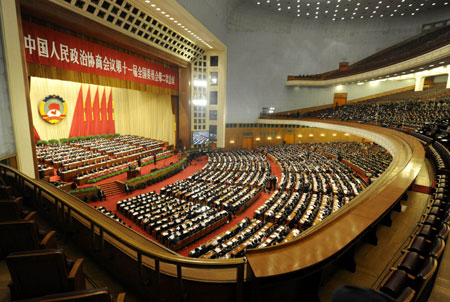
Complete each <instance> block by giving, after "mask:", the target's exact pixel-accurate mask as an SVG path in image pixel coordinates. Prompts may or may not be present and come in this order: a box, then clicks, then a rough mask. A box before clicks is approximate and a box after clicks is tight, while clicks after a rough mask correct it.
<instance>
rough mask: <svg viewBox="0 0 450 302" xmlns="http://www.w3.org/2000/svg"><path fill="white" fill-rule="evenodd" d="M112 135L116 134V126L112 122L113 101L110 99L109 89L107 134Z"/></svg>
mask: <svg viewBox="0 0 450 302" xmlns="http://www.w3.org/2000/svg"><path fill="white" fill-rule="evenodd" d="M114 133H116V126H115V122H114V101H113V99H112V89H111V92H110V93H109V100H108V134H114Z"/></svg>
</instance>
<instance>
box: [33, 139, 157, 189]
mask: <svg viewBox="0 0 450 302" xmlns="http://www.w3.org/2000/svg"><path fill="white" fill-rule="evenodd" d="M163 145H164V143H162V142H160V141H156V140H152V139H148V138H143V137H138V136H131V135H125V136H117V137H113V138H91V139H85V140H78V141H75V142H70V143H64V144H52V145H43V146H37V148H36V152H37V158H38V160H39V162H40V163H41V164H42V165H43V166H44V165H45V166H52V167H54V168H56V169H57V174H58V175H60V176H64V177H62V178H63V179H64V180H65V181H72V180H73V179H82V178H91V177H98V176H101V175H102V174H104V173H110V172H115V171H117V170H120V169H124V168H126V167H128V166H129V165H131V164H133V165H135V164H137V163H138V162H137V161H135V160H136V159H138V160H139V161H140V162H142V161H148V160H149V158H150V156H152V155H153V154H156V153H157V154H158V155H157V156H160V155H161V154H160V153H162V152H163V148H162V146H163Z"/></svg>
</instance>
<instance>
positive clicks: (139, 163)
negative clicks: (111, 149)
mask: <svg viewBox="0 0 450 302" xmlns="http://www.w3.org/2000/svg"><path fill="white" fill-rule="evenodd" d="M136 160H137V164H138V166H139V167H140V166H141V157H140V156H138V158H137V159H136Z"/></svg>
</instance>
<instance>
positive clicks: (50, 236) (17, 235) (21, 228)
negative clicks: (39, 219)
mask: <svg viewBox="0 0 450 302" xmlns="http://www.w3.org/2000/svg"><path fill="white" fill-rule="evenodd" d="M55 235H56V232H55V231H50V232H48V233H47V234H43V235H40V234H39V228H38V225H37V224H36V222H35V221H33V220H15V221H6V222H0V238H2V240H0V259H4V258H5V257H6V256H7V255H8V254H9V253H13V252H20V251H31V250H38V249H55V248H56V238H55V237H56V236H55Z"/></svg>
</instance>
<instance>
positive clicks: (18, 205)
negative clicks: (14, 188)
mask: <svg viewBox="0 0 450 302" xmlns="http://www.w3.org/2000/svg"><path fill="white" fill-rule="evenodd" d="M22 203H23V198H22V197H18V198H16V199H6V200H0V221H9V220H21V219H25V220H30V219H31V218H32V217H33V216H34V215H35V214H36V212H31V213H27V212H26V211H24V210H23V208H22Z"/></svg>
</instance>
